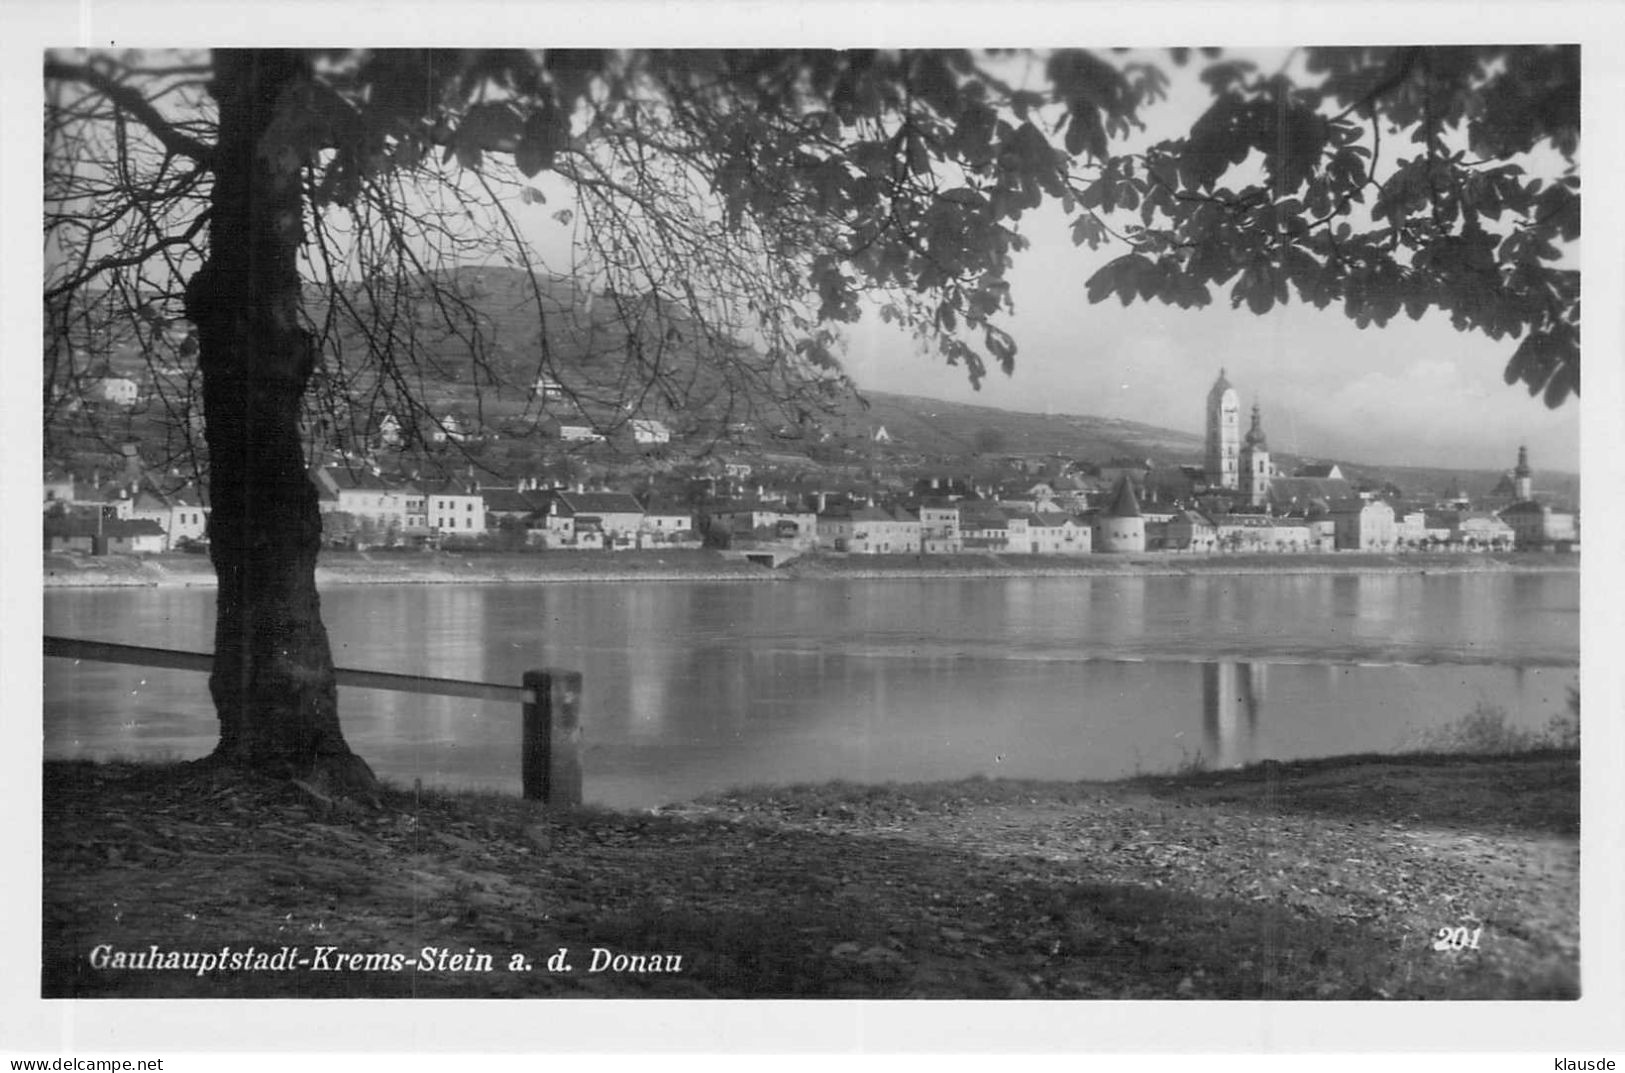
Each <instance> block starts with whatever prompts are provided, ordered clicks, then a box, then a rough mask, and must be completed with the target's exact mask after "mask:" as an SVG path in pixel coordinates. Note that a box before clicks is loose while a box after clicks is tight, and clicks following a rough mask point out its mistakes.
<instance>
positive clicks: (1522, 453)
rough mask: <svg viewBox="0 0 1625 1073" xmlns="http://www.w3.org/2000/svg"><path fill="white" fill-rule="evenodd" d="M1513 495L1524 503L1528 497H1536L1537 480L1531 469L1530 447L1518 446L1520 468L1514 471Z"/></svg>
mask: <svg viewBox="0 0 1625 1073" xmlns="http://www.w3.org/2000/svg"><path fill="white" fill-rule="evenodd" d="M1512 488H1513V495H1515V496H1517V497H1518V502H1519V503H1522V502H1523V501H1525V500H1527V499H1533V498H1535V482H1534V477H1533V474H1531V473H1530V471H1529V448H1527V447H1519V448H1518V468H1517V469H1515V470H1513V471H1512Z"/></svg>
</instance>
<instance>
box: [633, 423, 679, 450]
mask: <svg viewBox="0 0 1625 1073" xmlns="http://www.w3.org/2000/svg"><path fill="white" fill-rule="evenodd" d="M632 442H633V443H636V444H638V445H640V446H652V445H657V444H662V443H670V442H671V429H669V428H667V427H666V424H665V422H663V421H656V420H655V419H653V418H647V417H634V418H633V419H632Z"/></svg>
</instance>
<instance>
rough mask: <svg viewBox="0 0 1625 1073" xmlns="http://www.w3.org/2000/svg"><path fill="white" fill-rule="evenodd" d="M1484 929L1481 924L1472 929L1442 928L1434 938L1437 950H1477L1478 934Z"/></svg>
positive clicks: (1434, 947) (1434, 945)
mask: <svg viewBox="0 0 1625 1073" xmlns="http://www.w3.org/2000/svg"><path fill="white" fill-rule="evenodd" d="M1483 930H1484V926H1483V925H1482V924H1480V925H1479V926H1478V927H1476V928H1474V929H1473V930H1472V931H1468V930H1467V929H1466V928H1440V929H1439V932H1438V934H1437V935H1436V936H1435V937H1434V940H1433V949H1435V950H1477V949H1478V936H1479V933H1481V932H1482V931H1483Z"/></svg>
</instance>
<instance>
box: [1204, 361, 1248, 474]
mask: <svg viewBox="0 0 1625 1073" xmlns="http://www.w3.org/2000/svg"><path fill="white" fill-rule="evenodd" d="M1240 463H1241V400H1240V398H1239V397H1238V396H1237V395H1236V389H1235V388H1233V387H1231V386H1230V381H1228V380H1226V379H1225V378H1224V370H1223V369H1220V370H1219V378H1218V379H1217V380H1215V381H1214V382H1213V387H1212V388H1211V389H1210V390H1209V391H1208V393H1207V464H1206V466H1205V469H1206V474H1207V483H1208V487H1209V488H1231V489H1235V488H1239V487H1241V472H1240V468H1239V467H1240Z"/></svg>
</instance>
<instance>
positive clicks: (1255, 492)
mask: <svg viewBox="0 0 1625 1073" xmlns="http://www.w3.org/2000/svg"><path fill="white" fill-rule="evenodd" d="M1272 473H1273V471H1272V470H1271V469H1270V445H1269V441H1268V440H1266V439H1265V438H1264V425H1263V422H1262V420H1261V419H1260V418H1259V415H1258V403H1256V402H1255V403H1253V427H1252V428H1250V429H1248V430H1247V438H1246V439H1245V440H1243V441H1242V444H1241V490H1242V492H1243V494H1245V495H1246V497H1247V502H1249V503H1251V504H1252V505H1253V506H1255V507H1262V506H1263V505H1264V504H1265V503H1266V502H1268V501H1269V497H1270V477H1271V475H1272Z"/></svg>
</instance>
